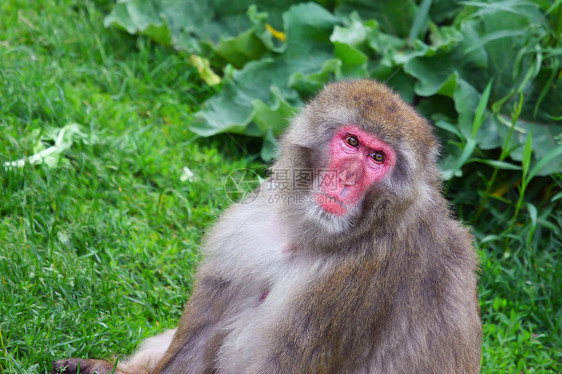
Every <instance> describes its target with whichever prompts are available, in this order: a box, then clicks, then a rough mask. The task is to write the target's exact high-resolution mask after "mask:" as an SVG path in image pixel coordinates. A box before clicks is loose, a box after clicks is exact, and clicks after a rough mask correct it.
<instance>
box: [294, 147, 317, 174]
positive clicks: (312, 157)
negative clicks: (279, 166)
mask: <svg viewBox="0 0 562 374" xmlns="http://www.w3.org/2000/svg"><path fill="white" fill-rule="evenodd" d="M286 152H287V153H290V154H291V155H292V156H293V160H298V161H297V164H298V165H295V169H299V168H300V169H305V168H312V165H319V164H318V163H315V161H317V158H318V155H317V152H316V151H315V150H314V148H312V147H309V146H306V145H302V144H289V146H288V147H287V148H286ZM294 156H297V157H294Z"/></svg>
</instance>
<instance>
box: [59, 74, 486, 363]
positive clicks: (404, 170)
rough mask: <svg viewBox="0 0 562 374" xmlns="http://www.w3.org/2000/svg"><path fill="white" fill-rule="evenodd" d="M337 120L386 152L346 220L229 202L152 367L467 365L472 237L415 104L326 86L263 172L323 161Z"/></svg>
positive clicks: (356, 85) (357, 88)
mask: <svg viewBox="0 0 562 374" xmlns="http://www.w3.org/2000/svg"><path fill="white" fill-rule="evenodd" d="M348 124H355V125H357V126H359V127H361V128H362V129H363V130H365V131H368V132H370V133H372V134H374V136H376V137H378V138H379V139H381V140H382V141H384V142H386V143H387V144H389V145H390V146H392V147H393V148H394V150H395V151H396V155H397V162H396V165H395V167H394V169H393V170H392V171H391V172H390V173H389V175H388V176H387V177H385V178H384V179H382V180H381V181H380V182H377V183H375V184H374V185H372V186H371V187H369V189H368V190H367V192H366V193H365V196H364V198H363V199H362V201H361V202H360V208H359V209H358V211H357V212H356V213H354V214H355V215H354V216H353V217H351V218H350V220H351V221H349V222H351V224H349V227H347V228H346V229H345V230H343V229H340V228H341V227H344V226H343V225H345V224H347V223H349V222H347V221H345V222H343V223H342V222H339V221H337V222H332V221H330V217H323V218H322V219H324V218H326V221H325V222H324V223H321V219H320V218H318V219H310V218H307V217H308V216H307V213H308V212H309V211H310V209H312V208H311V206H310V204H308V205H307V204H301V205H299V204H296V205H295V204H293V205H291V204H268V203H267V198H268V197H271V196H272V194H273V192H271V191H267V188H265V186H266V185H265V184H264V185H263V186H262V190H261V194H260V198H259V199H258V200H257V201H256V202H255V203H252V204H255V205H253V206H252V204H245V205H237V206H234V207H231V208H230V209H229V210H228V211H227V212H226V213H225V214H224V216H223V217H222V219H221V220H220V221H219V222H218V223H217V225H216V226H215V228H214V229H213V230H212V232H211V234H210V235H209V236H208V238H207V242H206V243H205V246H204V251H205V255H206V258H205V260H204V262H203V263H202V265H201V268H200V270H199V272H198V274H197V277H196V279H197V281H196V285H195V289H194V292H193V295H192V297H191V299H190V300H189V302H188V303H187V305H186V309H185V312H184V315H183V316H182V318H181V320H180V323H179V326H178V329H177V331H176V333H175V336H174V338H173V340H172V341H171V343H170V345H169V348H168V350H167V352H166V353H165V354H163V355H162V356H158V357H156V358H154V360H157V362H156V363H155V364H154V365H155V366H156V369H154V370H152V373H154V374H156V373H160V374H171V373H225V374H226V373H239V372H245V373H246V372H247V373H264V374H265V373H404V374H405V373H444V374H445V373H478V372H479V369H480V345H481V335H482V330H481V325H480V316H479V307H478V298H477V294H476V290H477V287H476V276H475V270H476V256H475V253H474V250H473V248H472V239H471V237H470V235H469V233H468V232H467V230H466V229H464V228H463V227H461V225H460V224H459V223H458V222H457V221H456V220H455V219H454V218H453V217H452V216H451V213H450V210H449V207H448V203H447V201H446V200H445V199H444V198H443V197H442V195H441V182H440V180H439V173H438V171H437V167H436V158H437V153H438V148H437V147H438V142H437V139H436V138H435V136H434V135H433V133H432V130H431V126H430V125H429V124H428V122H427V121H426V120H424V119H423V118H421V117H420V116H419V115H418V114H417V113H416V112H415V111H414V109H412V108H411V107H410V106H408V105H407V104H406V103H404V102H403V101H402V100H401V99H400V98H399V96H398V95H396V94H394V93H392V92H391V91H390V90H389V89H388V88H386V87H385V86H384V85H382V84H380V83H376V82H373V81H368V80H362V81H351V82H339V83H334V84H331V85H328V86H327V87H326V88H324V90H322V92H321V93H319V95H318V96H317V97H316V98H315V99H314V100H313V101H311V102H310V103H309V104H307V105H306V106H305V107H304V108H303V111H302V113H301V114H300V115H298V116H297V117H296V118H295V119H294V120H293V125H292V126H291V127H290V128H289V129H288V131H287V133H286V134H285V135H284V136H283V138H282V140H281V156H280V159H279V160H278V162H277V163H276V164H275V165H274V166H273V168H272V170H273V172H274V174H273V177H272V179H271V180H270V182H273V183H276V181H277V182H278V181H279V178H280V177H279V175H280V174H279V173H280V172H283V171H285V170H288V171H289V176H290V175H291V173H292V171H293V170H295V169H305V168H306V169H308V168H310V169H312V170H314V172H315V173H317V171H318V170H319V169H322V168H326V167H327V165H329V158H330V156H329V154H328V153H327V152H328V151H327V144H328V143H329V141H330V139H331V138H332V136H333V134H334V132H335V131H336V130H337V129H338V127H339V126H342V125H348ZM266 183H267V182H266ZM286 193H287V194H289V195H290V196H293V197H299V196H300V197H309V196H310V191H297V190H293V189H290V190H289V191H286ZM322 214H323V213H322ZM346 222H347V223H346ZM323 225H324V226H323ZM264 295H267V298H265V296H264ZM75 361H76V359H75ZM89 361H91V360H86V361H85V362H83V363H84V364H85V365H86V366H87V365H89V364H90V363H89ZM65 362H67V361H65ZM96 362H97V361H96ZM60 363H61V362H59V363H57V365H58V366H60ZM73 363H74V361H73ZM92 363H93V361H92ZM108 365H109V364H108ZM127 365H129V366H127ZM134 365H135V356H133V358H132V359H131V362H130V363H128V364H126V365H124V366H122V367H121V368H120V370H121V372H123V373H126V372H127V370H130V369H128V368H130V367H135V366H134ZM137 365H138V363H137ZM68 372H75V371H72V370H69V371H68ZM85 373H87V371H86V372H85Z"/></svg>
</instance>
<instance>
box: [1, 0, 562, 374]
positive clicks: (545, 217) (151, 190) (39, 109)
mask: <svg viewBox="0 0 562 374" xmlns="http://www.w3.org/2000/svg"><path fill="white" fill-rule="evenodd" d="M111 4H112V2H111V1H97V2H90V1H82V0H59V1H48V0H38V1H31V0H30V1H21V0H20V1H17V0H4V1H2V2H1V3H0V163H3V162H4V161H12V160H17V159H20V158H22V157H24V156H26V155H31V154H32V153H33V152H34V147H35V146H36V145H37V144H38V142H39V136H41V134H45V133H47V132H48V131H49V130H50V129H52V128H61V127H63V126H65V125H67V124H70V123H78V124H80V125H82V126H83V129H84V132H85V133H86V134H87V135H88V136H90V139H91V143H92V144H87V143H85V142H82V141H79V140H77V141H75V142H74V143H73V144H72V147H71V148H70V149H69V150H67V151H66V152H65V153H64V158H63V159H62V161H61V162H60V164H59V166H58V167H54V168H49V167H47V166H46V165H35V166H26V167H24V168H22V169H19V168H13V169H4V168H2V167H0V188H1V193H0V276H1V279H0V372H6V373H26V372H29V373H36V372H39V373H48V372H50V361H51V360H52V359H57V358H63V357H69V356H81V357H109V356H111V355H113V354H128V353H131V352H132V351H133V350H134V349H135V347H136V346H137V344H138V343H139V342H140V341H141V340H142V339H143V338H144V337H147V336H150V335H153V334H155V333H157V332H159V331H162V330H164V329H166V328H170V327H173V326H174V325H175V323H176V321H177V319H178V318H179V316H180V315H181V310H182V306H183V303H184V302H185V300H186V299H187V298H188V295H189V290H190V287H191V280H192V278H191V276H192V273H193V270H194V267H195V265H196V263H197V261H198V259H199V257H198V247H199V242H200V240H201V237H202V235H203V233H204V231H205V230H206V228H207V227H209V225H210V224H211V223H212V222H214V221H215V220H216V218H217V216H218V214H219V213H220V212H221V211H222V210H223V209H224V208H225V207H226V206H227V204H228V200H227V198H226V196H225V194H224V192H223V190H222V187H223V181H224V178H225V177H226V175H228V173H229V172H231V171H232V170H235V169H238V168H242V167H246V166H250V167H252V168H257V169H258V170H260V171H263V169H264V168H265V167H266V166H265V165H263V164H259V163H256V161H254V160H255V153H256V150H259V148H257V147H256V145H255V144H253V143H251V142H250V141H248V140H247V139H241V138H239V139H236V141H232V139H231V138H228V137H216V138H213V139H201V138H198V137H196V136H195V135H194V134H193V133H191V132H190V131H189V130H188V123H189V121H190V118H191V115H192V113H193V112H194V111H195V110H197V108H198V107H199V103H201V102H202V101H204V100H205V99H206V98H207V97H209V96H210V95H211V94H213V93H214V91H213V90H212V89H209V88H207V87H206V85H205V84H204V83H202V82H201V81H200V79H199V77H198V75H197V73H196V71H194V70H193V69H192V68H190V67H189V65H188V64H187V62H186V61H187V56H185V55H182V54H178V53H176V52H175V51H173V50H169V49H166V48H163V47H160V46H156V45H153V44H152V43H150V42H149V41H148V40H146V39H144V38H133V37H130V36H128V35H126V34H124V33H121V32H118V31H116V30H112V29H105V28H104V27H103V15H104V14H106V13H107V12H108V11H109V9H110V7H111ZM50 145H52V143H49V142H47V144H46V146H50ZM240 145H241V146H242V147H240ZM248 148H249V149H251V151H249V152H248V151H245V150H244V149H248ZM186 166H187V167H189V168H190V169H191V170H192V171H193V172H194V174H195V177H194V179H193V180H192V181H191V182H189V181H182V180H181V179H180V176H181V171H182V169H183V168H184V167H186ZM485 168H486V167H481V169H474V170H470V169H467V170H464V171H465V176H466V177H463V178H462V179H458V178H457V179H455V180H454V181H453V183H452V184H451V185H450V186H449V189H448V195H449V198H450V199H451V200H453V202H454V203H455V204H456V206H457V209H458V212H459V216H460V217H461V218H462V219H463V220H464V221H465V222H467V224H470V225H473V227H474V233H475V236H476V238H477V242H478V245H479V253H480V255H481V259H482V260H481V268H482V270H481V284H480V297H481V306H482V317H483V321H484V344H483V372H486V373H519V372H529V373H534V372H537V373H539V372H540V373H546V372H551V373H555V372H560V370H562V365H561V364H560V362H561V360H562V353H561V351H560V350H561V348H560V347H562V333H561V326H560V324H561V321H562V282H561V279H560V275H561V274H562V265H561V264H562V261H561V258H560V248H561V247H562V243H561V238H560V226H561V224H562V214H561V212H560V211H561V210H560V208H559V205H557V204H559V203H560V201H562V200H557V201H555V202H553V201H551V197H552V196H553V195H554V194H555V193H556V191H559V190H560V186H561V184H562V182H561V178H560V176H555V177H554V178H539V179H537V180H535V181H533V183H532V184H531V186H530V187H529V191H528V192H527V195H526V201H531V202H533V203H534V204H535V205H536V207H537V209H538V220H537V222H538V223H537V224H536V225H535V224H533V222H532V220H531V219H530V218H528V217H527V216H526V215H525V212H522V213H521V214H520V215H519V219H518V220H517V224H516V225H515V226H514V229H513V231H512V233H511V234H510V236H509V237H508V236H507V234H506V233H505V230H506V228H507V227H508V226H509V224H510V220H511V217H512V215H513V206H514V205H515V202H516V201H517V198H518V196H517V194H515V192H514V191H513V189H511V190H509V189H508V192H507V193H506V194H503V195H501V194H500V195H498V196H497V197H496V198H492V199H490V200H489V201H488V202H487V203H486V209H485V212H484V213H483V214H482V215H481V217H480V218H479V220H478V221H473V217H474V214H475V211H474V210H475V207H476V206H478V201H479V199H480V195H479V194H478V191H477V190H478V188H474V186H484V183H483V181H482V178H484V177H486V176H487V175H489V174H490V173H491V170H487V169H485ZM519 178H520V175H518V174H517V173H515V172H514V173H513V174H509V173H503V172H502V173H500V174H499V175H498V183H499V184H502V183H505V184H506V185H510V186H512V185H516V184H517V181H518V179H519ZM545 196H546V197H547V198H545ZM492 235H496V236H495V237H494V236H492Z"/></svg>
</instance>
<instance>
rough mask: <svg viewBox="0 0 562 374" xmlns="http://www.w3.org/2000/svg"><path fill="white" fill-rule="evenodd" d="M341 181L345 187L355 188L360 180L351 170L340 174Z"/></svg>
mask: <svg viewBox="0 0 562 374" xmlns="http://www.w3.org/2000/svg"><path fill="white" fill-rule="evenodd" d="M339 179H340V182H341V184H342V185H344V186H353V185H354V184H356V183H357V181H358V180H359V178H358V176H357V173H356V172H353V171H349V170H347V171H344V172H342V173H340V175H339Z"/></svg>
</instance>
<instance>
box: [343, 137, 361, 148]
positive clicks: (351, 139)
mask: <svg viewBox="0 0 562 374" xmlns="http://www.w3.org/2000/svg"><path fill="white" fill-rule="evenodd" d="M345 141H346V142H347V144H349V145H350V146H352V147H355V148H357V147H359V139H357V137H356V136H353V135H350V136H348V137H347V138H345Z"/></svg>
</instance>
